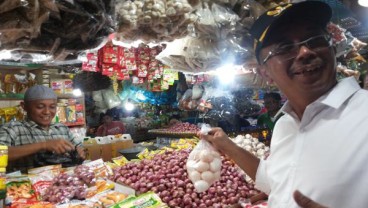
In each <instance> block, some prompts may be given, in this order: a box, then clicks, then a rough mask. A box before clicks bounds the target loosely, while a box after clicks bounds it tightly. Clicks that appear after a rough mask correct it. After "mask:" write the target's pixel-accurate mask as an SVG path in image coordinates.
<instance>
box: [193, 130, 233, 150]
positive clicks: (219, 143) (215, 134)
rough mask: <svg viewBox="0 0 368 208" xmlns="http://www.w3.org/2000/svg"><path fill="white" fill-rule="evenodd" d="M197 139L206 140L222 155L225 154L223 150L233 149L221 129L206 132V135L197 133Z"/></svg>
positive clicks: (231, 143)
mask: <svg viewBox="0 0 368 208" xmlns="http://www.w3.org/2000/svg"><path fill="white" fill-rule="evenodd" d="M198 136H199V138H201V139H204V140H207V141H208V142H210V143H211V144H212V145H213V146H214V147H215V148H216V149H217V150H219V151H221V152H222V153H225V154H226V153H227V152H226V151H225V152H224V150H226V149H230V148H229V147H233V146H234V144H233V142H232V141H231V140H230V139H229V137H228V136H227V134H226V133H225V132H224V131H223V130H222V129H221V128H212V129H211V131H209V132H208V134H207V135H204V134H201V133H198Z"/></svg>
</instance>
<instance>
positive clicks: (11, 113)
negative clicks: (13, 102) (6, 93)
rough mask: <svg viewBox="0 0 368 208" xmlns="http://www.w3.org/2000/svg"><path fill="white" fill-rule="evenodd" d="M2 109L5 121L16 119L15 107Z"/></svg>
mask: <svg viewBox="0 0 368 208" xmlns="http://www.w3.org/2000/svg"><path fill="white" fill-rule="evenodd" d="M3 110H4V113H5V122H10V121H12V120H16V115H17V108H16V107H9V108H3Z"/></svg>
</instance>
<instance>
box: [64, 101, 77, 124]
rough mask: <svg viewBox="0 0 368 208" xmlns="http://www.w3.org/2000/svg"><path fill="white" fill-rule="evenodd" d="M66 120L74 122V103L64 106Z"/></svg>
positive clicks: (75, 117) (75, 118) (75, 115)
mask: <svg viewBox="0 0 368 208" xmlns="http://www.w3.org/2000/svg"><path fill="white" fill-rule="evenodd" d="M66 120H67V121H68V122H76V120H77V114H76V113H75V105H68V106H66Z"/></svg>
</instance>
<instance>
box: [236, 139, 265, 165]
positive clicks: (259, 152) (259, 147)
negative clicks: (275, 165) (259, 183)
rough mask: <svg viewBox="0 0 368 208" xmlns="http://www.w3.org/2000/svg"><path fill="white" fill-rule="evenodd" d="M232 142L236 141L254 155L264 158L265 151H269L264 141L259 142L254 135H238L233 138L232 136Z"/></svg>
mask: <svg viewBox="0 0 368 208" xmlns="http://www.w3.org/2000/svg"><path fill="white" fill-rule="evenodd" d="M232 140H233V142H234V143H236V144H237V145H238V146H239V147H242V148H243V149H245V150H247V151H248V152H250V153H252V154H253V155H254V156H256V157H258V158H260V159H264V158H265V156H266V153H268V152H269V151H270V148H269V147H268V146H266V145H265V144H264V143H262V142H259V140H258V139H257V138H255V137H252V135H250V134H246V135H245V136H243V135H238V136H236V137H235V138H232Z"/></svg>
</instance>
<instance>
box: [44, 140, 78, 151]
mask: <svg viewBox="0 0 368 208" xmlns="http://www.w3.org/2000/svg"><path fill="white" fill-rule="evenodd" d="M74 148H75V147H74V145H73V144H72V143H71V142H69V141H67V140H65V139H51V140H47V141H46V142H43V150H46V151H49V152H54V153H56V154H63V153H65V152H70V151H72V150H74Z"/></svg>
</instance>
